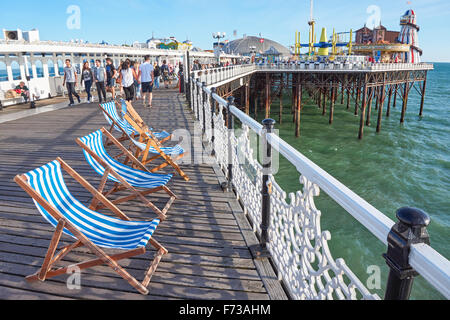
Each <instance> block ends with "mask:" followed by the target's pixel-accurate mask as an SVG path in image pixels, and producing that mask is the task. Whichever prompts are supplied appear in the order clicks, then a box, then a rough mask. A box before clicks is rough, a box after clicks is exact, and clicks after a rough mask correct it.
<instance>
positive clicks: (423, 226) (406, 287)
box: [383, 207, 430, 300]
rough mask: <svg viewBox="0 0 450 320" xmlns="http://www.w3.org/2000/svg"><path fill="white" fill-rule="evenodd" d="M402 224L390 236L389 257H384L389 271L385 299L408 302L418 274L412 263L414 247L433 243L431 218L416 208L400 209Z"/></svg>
mask: <svg viewBox="0 0 450 320" xmlns="http://www.w3.org/2000/svg"><path fill="white" fill-rule="evenodd" d="M397 219H398V220H399V222H398V223H397V224H395V225H394V227H393V228H392V230H391V232H390V233H389V236H388V250H387V254H383V257H384V258H385V259H386V263H387V265H388V266H389V268H390V272H389V278H388V283H387V287H386V294H385V297H384V299H385V300H408V299H409V296H410V295H411V289H412V286H413V282H414V277H417V276H418V275H419V274H418V273H417V271H415V270H414V269H413V268H412V267H411V265H410V264H409V253H410V250H411V245H413V244H416V243H426V244H428V245H429V244H430V238H429V236H428V232H427V226H428V225H429V224H430V217H429V216H428V214H427V213H425V212H424V211H422V210H420V209H417V208H408V207H405V208H401V209H399V210H398V211H397Z"/></svg>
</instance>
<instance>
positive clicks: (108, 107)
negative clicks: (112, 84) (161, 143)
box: [101, 101, 170, 140]
mask: <svg viewBox="0 0 450 320" xmlns="http://www.w3.org/2000/svg"><path fill="white" fill-rule="evenodd" d="M101 106H102V108H103V109H104V110H105V111H106V112H108V114H109V115H110V116H111V118H113V119H114V121H115V122H116V123H117V124H118V125H119V126H120V127H121V128H122V129H123V131H125V132H126V133H127V134H128V135H129V136H132V135H137V136H139V133H138V132H137V131H136V130H135V129H134V128H133V127H132V126H131V125H130V124H129V123H128V122H127V121H126V120H124V119H122V118H121V117H120V116H119V114H118V113H117V109H116V103H115V102H114V101H110V102H107V103H102V104H101ZM125 108H126V104H125ZM123 112H125V113H126V109H124V104H123V103H122V113H123ZM104 116H105V118H106V120H107V121H108V123H109V125H110V126H112V125H113V122H112V120H111V119H110V118H109V117H108V116H107V115H106V114H104ZM114 129H115V130H116V131H118V132H122V130H121V129H120V128H117V126H115V125H114ZM150 130H152V129H150ZM152 134H153V135H154V136H155V137H156V138H157V139H159V140H163V139H165V138H167V137H170V133H168V132H166V131H162V132H153V131H152Z"/></svg>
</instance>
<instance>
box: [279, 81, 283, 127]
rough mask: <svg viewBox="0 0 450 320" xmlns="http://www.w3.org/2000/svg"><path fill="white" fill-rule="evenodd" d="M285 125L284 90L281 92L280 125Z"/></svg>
mask: <svg viewBox="0 0 450 320" xmlns="http://www.w3.org/2000/svg"><path fill="white" fill-rule="evenodd" d="M281 124H283V89H281V92H280V125H281Z"/></svg>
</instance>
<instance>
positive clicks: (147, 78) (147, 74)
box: [138, 55, 155, 108]
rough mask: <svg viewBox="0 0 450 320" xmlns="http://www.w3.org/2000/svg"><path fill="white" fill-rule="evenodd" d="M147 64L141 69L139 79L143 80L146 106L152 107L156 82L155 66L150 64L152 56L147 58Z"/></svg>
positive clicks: (142, 65)
mask: <svg viewBox="0 0 450 320" xmlns="http://www.w3.org/2000/svg"><path fill="white" fill-rule="evenodd" d="M144 59H145V62H144V63H143V64H141V66H140V67H139V74H138V78H140V79H141V83H142V93H143V94H144V106H145V107H150V108H151V107H152V100H153V83H154V81H155V73H154V70H153V65H152V64H151V62H150V56H148V55H147V56H145V58H144Z"/></svg>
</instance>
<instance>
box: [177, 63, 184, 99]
mask: <svg viewBox="0 0 450 320" xmlns="http://www.w3.org/2000/svg"><path fill="white" fill-rule="evenodd" d="M178 87H179V88H180V93H184V66H183V64H182V63H181V62H180V65H179V68H178Z"/></svg>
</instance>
